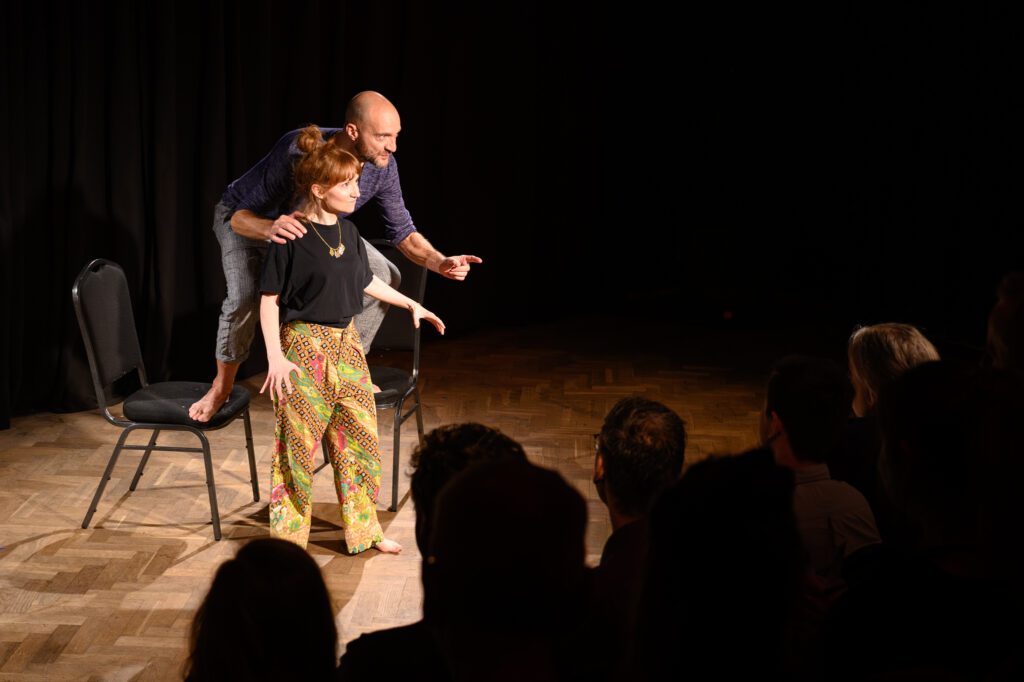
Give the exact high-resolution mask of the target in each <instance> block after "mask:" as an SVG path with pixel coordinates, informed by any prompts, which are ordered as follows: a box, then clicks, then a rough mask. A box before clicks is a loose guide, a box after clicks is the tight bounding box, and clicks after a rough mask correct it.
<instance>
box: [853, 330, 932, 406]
mask: <svg viewBox="0 0 1024 682" xmlns="http://www.w3.org/2000/svg"><path fill="white" fill-rule="evenodd" d="M847 355H848V357H849V361H850V381H851V382H852V383H853V388H854V396H853V411H854V413H855V414H856V415H857V416H858V417H863V416H865V415H868V414H871V413H872V412H874V409H875V404H876V403H877V402H878V393H879V391H880V390H881V389H882V386H884V385H885V384H887V383H889V382H890V381H892V380H893V379H895V378H896V377H898V376H900V375H901V374H903V373H904V372H906V371H907V370H908V369H910V368H912V367H917V366H918V365H920V364H923V363H925V362H931V361H933V360H938V359H939V352H938V351H937V350H935V346H933V345H932V342H931V341H929V340H928V339H926V338H925V336H924V334H922V333H921V332H920V331H919V330H918V329H917V328H916V327H914V326H912V325H909V324H900V323H897V322H887V323H884V324H873V325H870V326H867V327H860V328H858V329H857V330H856V331H854V332H853V334H852V335H851V336H850V342H849V346H848V349H847Z"/></svg>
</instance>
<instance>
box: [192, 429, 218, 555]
mask: <svg viewBox="0 0 1024 682" xmlns="http://www.w3.org/2000/svg"><path fill="white" fill-rule="evenodd" d="M197 435H198V436H199V440H201V441H202V442H203V461H204V462H205V463H206V490H207V491H208V492H209V493H210V514H211V515H212V516H213V539H214V540H220V512H218V511H217V489H216V488H215V487H214V484H213V459H212V458H211V457H210V441H208V440H207V439H206V435H205V434H202V433H199V434H197Z"/></svg>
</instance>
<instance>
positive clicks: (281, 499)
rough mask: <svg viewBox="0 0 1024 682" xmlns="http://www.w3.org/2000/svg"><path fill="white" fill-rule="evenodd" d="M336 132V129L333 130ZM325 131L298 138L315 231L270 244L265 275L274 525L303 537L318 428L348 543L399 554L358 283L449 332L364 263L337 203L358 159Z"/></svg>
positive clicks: (288, 535) (278, 533) (347, 207)
mask: <svg viewBox="0 0 1024 682" xmlns="http://www.w3.org/2000/svg"><path fill="white" fill-rule="evenodd" d="M332 140H333V138H332ZM332 140H328V141H326V142H325V141H324V140H323V137H322V135H321V132H320V129H319V128H317V127H316V126H309V127H308V128H306V129H305V130H303V131H302V133H301V134H300V135H299V137H298V139H297V141H296V144H297V145H298V147H299V149H300V150H301V151H303V152H304V153H305V155H304V156H303V157H302V158H301V159H300V160H299V161H298V162H297V163H296V166H295V184H296V203H297V208H298V209H299V210H300V211H302V212H303V213H304V214H305V216H306V219H307V227H308V229H309V231H310V232H312V233H313V234H308V235H307V236H306V238H304V239H295V240H289V241H288V242H286V243H285V244H271V245H270V250H269V251H268V253H267V258H266V261H265V263H264V267H263V275H262V277H261V279H260V291H261V292H262V294H263V296H262V299H261V302H260V323H261V326H262V327H263V336H264V340H265V341H266V346H267V359H268V363H269V369H268V370H267V380H266V382H264V384H263V388H261V389H260V392H261V393H262V392H263V391H264V390H266V389H267V388H268V387H269V388H270V394H271V398H272V399H273V400H274V414H275V417H276V420H277V427H276V431H275V448H274V460H273V464H272V467H271V493H270V531H271V535H273V536H274V537H280V538H282V539H285V540H290V541H292V542H294V543H296V544H298V545H300V546H302V547H305V546H306V544H307V543H308V541H309V531H310V518H311V513H312V508H313V469H314V464H315V461H316V450H317V447H318V445H319V444H320V441H321V439H322V438H323V439H324V441H325V442H326V444H327V449H328V453H327V454H328V456H329V458H330V461H331V465H332V466H333V468H334V484H335V488H336V490H337V493H338V501H339V502H340V504H341V525H342V527H343V529H344V532H345V543H346V546H347V549H348V552H349V553H351V554H356V553H358V552H362V551H364V550H367V549H369V548H371V547H375V548H377V549H378V550H380V551H382V552H388V553H396V554H397V553H398V552H400V551H402V547H401V545H399V544H398V543H397V542H394V541H392V540H388V539H386V538H385V537H384V534H383V531H382V529H381V526H380V523H379V522H378V521H377V508H376V502H377V491H378V489H379V487H380V478H381V472H380V453H379V451H378V447H377V443H378V437H377V411H376V406H375V404H374V400H373V383H372V382H371V380H370V372H369V369H368V368H367V365H366V358H365V356H364V355H363V348H362V344H361V343H360V339H359V333H358V332H357V331H356V328H355V325H354V324H350V323H351V321H352V318H353V317H354V316H355V315H356V314H357V313H359V312H360V311H361V310H362V300H363V293H364V292H365V293H367V294H369V295H370V296H373V297H374V298H377V299H379V300H381V301H384V302H385V303H390V304H392V305H397V306H403V307H405V308H407V309H408V310H409V312H410V313H411V315H412V320H413V324H415V325H416V326H419V322H420V320H427V321H428V322H430V323H431V324H433V325H434V326H435V327H436V328H437V330H438V331H439V332H441V333H442V334H443V333H444V323H443V322H442V321H441V320H440V318H438V317H437V316H436V315H434V314H433V313H432V312H430V311H429V310H427V309H425V308H424V307H423V306H421V305H419V304H418V303H416V302H415V301H413V300H412V299H410V298H408V297H407V296H403V295H402V294H400V293H399V292H397V291H395V290H394V289H392V288H391V287H389V286H388V285H386V284H385V283H384V282H382V281H381V280H380V279H378V278H377V277H375V276H374V275H373V273H372V272H371V271H370V267H369V264H368V263H367V257H366V251H365V250H364V248H363V245H362V240H361V239H360V238H359V233H358V231H357V230H356V227H355V225H353V224H352V223H351V222H350V221H348V220H342V219H340V218H339V217H338V215H337V214H338V213H342V212H351V211H352V210H353V209H354V208H355V202H356V199H357V198H359V184H358V180H359V171H360V163H359V161H358V160H356V158H355V157H354V156H352V154H350V153H348V152H347V151H345V150H343V149H341V148H340V147H337V146H335V145H334V144H332Z"/></svg>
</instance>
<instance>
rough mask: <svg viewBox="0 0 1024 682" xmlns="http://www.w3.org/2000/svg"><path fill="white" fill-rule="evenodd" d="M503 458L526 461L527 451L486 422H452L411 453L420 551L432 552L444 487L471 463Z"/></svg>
mask: <svg viewBox="0 0 1024 682" xmlns="http://www.w3.org/2000/svg"><path fill="white" fill-rule="evenodd" d="M503 460H511V461H516V462H525V461H526V453H525V452H523V447H522V446H521V445H520V444H519V443H517V442H515V441H514V440H512V439H511V438H509V437H508V436H506V435H505V434H503V433H502V432H501V431H498V430H497V429H492V428H491V427H489V426H484V425H483V424H476V423H466V424H449V425H447V426H441V427H439V428H436V429H434V430H433V431H431V432H430V433H428V434H427V435H426V437H425V438H424V439H423V444H422V445H420V446H419V447H418V448H416V451H415V452H413V455H412V467H413V474H412V482H411V489H412V501H413V504H414V505H415V506H416V545H417V546H418V547H419V550H420V554H422V555H423V556H424V557H425V556H427V555H428V554H429V551H428V549H427V543H428V541H429V540H430V533H431V530H432V528H433V514H434V502H435V500H436V499H437V496H438V494H439V493H440V492H441V489H442V488H444V486H445V485H446V484H447V483H448V482H449V481H450V480H451V479H452V478H454V477H455V475H456V474H458V473H459V472H460V471H462V470H463V469H465V468H466V467H468V466H471V465H475V464H479V463H481V462H490V461H503Z"/></svg>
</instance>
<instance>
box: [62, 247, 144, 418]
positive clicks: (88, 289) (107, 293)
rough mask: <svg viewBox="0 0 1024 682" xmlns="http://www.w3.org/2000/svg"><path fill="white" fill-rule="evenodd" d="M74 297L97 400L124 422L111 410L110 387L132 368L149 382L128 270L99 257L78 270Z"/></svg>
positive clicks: (100, 405) (72, 296)
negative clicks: (130, 293) (133, 306)
mask: <svg viewBox="0 0 1024 682" xmlns="http://www.w3.org/2000/svg"><path fill="white" fill-rule="evenodd" d="M71 298H72V300H73V301H74V304H75V315H76V316H77V317H78V327H79V329H80V330H81V331H82V340H83V341H84V342H85V352H86V355H87V356H88V357H89V370H90V371H91V372H92V382H93V388H94V389H95V391H96V402H97V403H98V405H99V408H100V409H101V410H103V412H104V416H106V418H107V419H108V420H110V421H111V422H113V423H120V421H121V420H117V419H115V418H114V417H113V416H111V414H110V411H109V410H107V407H106V406H107V397H106V387H107V386H110V385H111V384H113V383H114V382H115V381H116V380H118V379H120V378H121V377H123V376H124V375H126V374H128V373H129V372H131V371H132V370H138V372H139V379H140V381H141V382H142V385H143V386H145V385H146V369H145V367H144V366H143V364H142V350H141V348H140V347H139V337H138V335H137V334H136V331H135V315H134V314H133V313H132V301H131V296H130V295H129V293H128V280H127V279H126V278H125V276H124V270H122V269H121V267H120V266H119V265H117V264H116V263H112V262H110V261H108V260H105V259H103V258H97V259H96V260H94V261H92V262H91V263H89V264H88V265H86V266H85V267H84V268H82V271H81V272H80V273H78V277H77V278H76V279H75V285H74V287H73V288H72V289H71Z"/></svg>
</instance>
